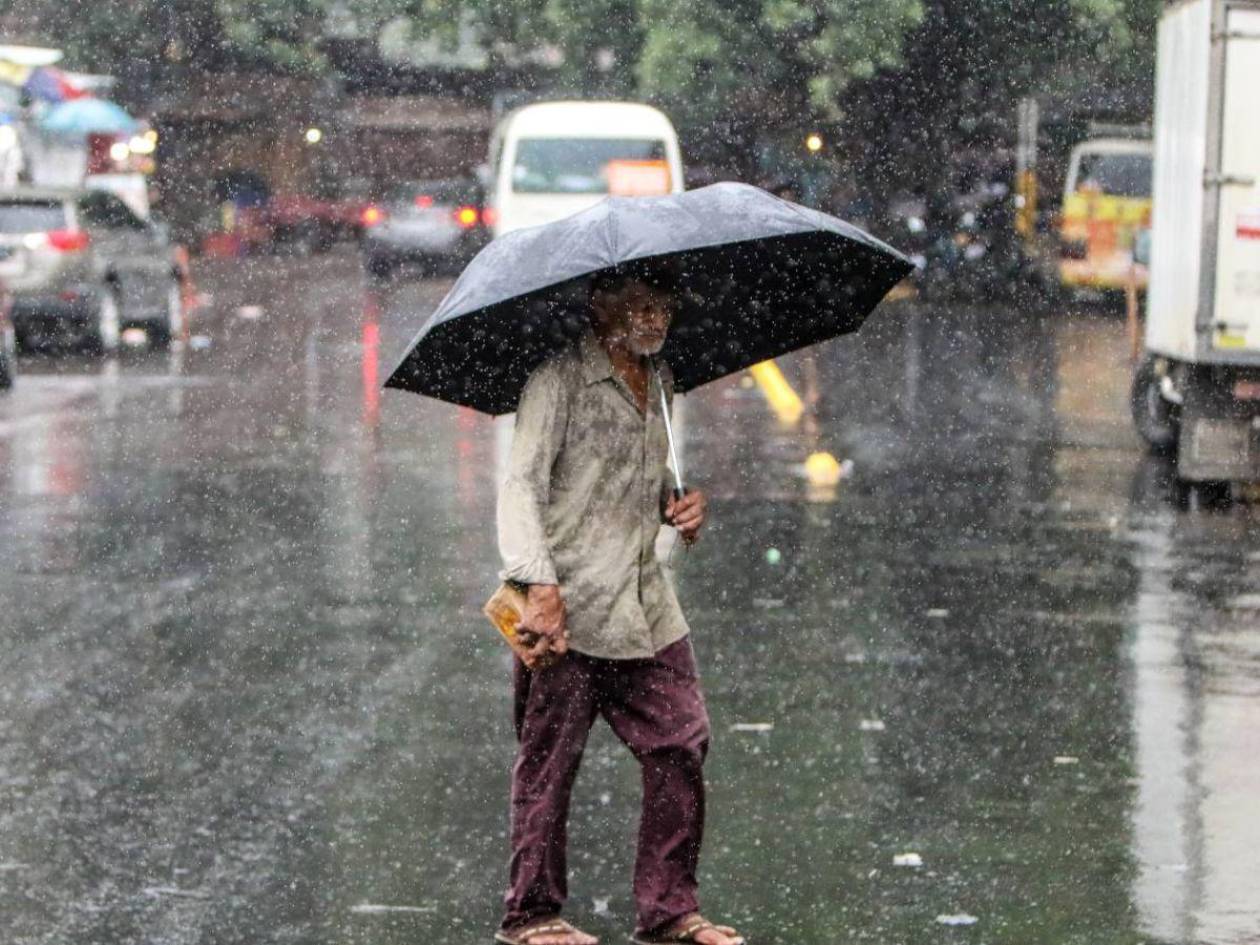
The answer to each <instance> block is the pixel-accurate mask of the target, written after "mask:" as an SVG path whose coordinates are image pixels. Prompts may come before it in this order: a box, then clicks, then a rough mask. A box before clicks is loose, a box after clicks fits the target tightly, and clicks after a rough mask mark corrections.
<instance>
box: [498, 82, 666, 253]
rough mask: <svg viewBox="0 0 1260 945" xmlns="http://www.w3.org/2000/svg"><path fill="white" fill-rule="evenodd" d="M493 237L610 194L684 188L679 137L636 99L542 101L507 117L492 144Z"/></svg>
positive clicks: (575, 209)
mask: <svg viewBox="0 0 1260 945" xmlns="http://www.w3.org/2000/svg"><path fill="white" fill-rule="evenodd" d="M490 167H491V173H492V174H493V182H492V184H491V190H492V193H491V198H490V214H489V216H490V219H491V221H492V225H493V228H494V235H495V236H502V235H503V234H504V233H510V232H512V231H513V230H519V229H521V228H522V227H526V226H535V225H538V224H541V223H550V222H552V221H553V220H559V219H561V218H563V217H567V216H570V215H571V214H574V213H577V212H579V211H581V210H585V209H586V208H587V207H590V206H593V205H594V204H596V203H598V202H599V201H600V200H602V199H603V198H604V197H606V196H608V195H609V194H613V195H621V196H647V195H658V194H670V193H673V194H676V193H681V192H682V189H683V171H682V157H681V155H680V153H679V150H678V135H677V134H676V133H675V131H674V126H673V125H671V124H670V121H669V119H668V118H666V117H665V115H664V114H663V113H662V112H660V111H658V110H657V109H655V108H652V107H651V106H648V105H640V104H637V103H634V102H545V103H541V104H538V105H527V106H525V107H524V108H520V109H518V110H516V111H514V112H512V113H511V114H509V115H507V116H506V117H505V118H504V119H503V121H502V122H500V124H499V127H498V128H497V129H496V130H495V133H494V136H493V137H492V138H491V142H490Z"/></svg>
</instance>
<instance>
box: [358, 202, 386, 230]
mask: <svg viewBox="0 0 1260 945" xmlns="http://www.w3.org/2000/svg"><path fill="white" fill-rule="evenodd" d="M384 219H385V211H384V210H382V209H381V208H380V207H377V206H371V207H365V208H364V210H363V213H362V214H360V216H359V220H360V221H361V222H362V223H363V225H364V226H376V224H378V223H381V222H383V221H384Z"/></svg>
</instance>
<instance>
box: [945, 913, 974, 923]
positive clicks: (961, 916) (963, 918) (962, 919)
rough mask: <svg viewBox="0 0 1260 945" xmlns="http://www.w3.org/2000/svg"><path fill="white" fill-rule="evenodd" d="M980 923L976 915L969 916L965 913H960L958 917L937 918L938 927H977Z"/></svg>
mask: <svg viewBox="0 0 1260 945" xmlns="http://www.w3.org/2000/svg"><path fill="white" fill-rule="evenodd" d="M979 921H980V920H979V919H977V918H976V917H975V916H974V915H967V913H965V912H959V913H958V914H957V915H938V916H937V917H936V924H937V925H975V924H976V923H977V922H979Z"/></svg>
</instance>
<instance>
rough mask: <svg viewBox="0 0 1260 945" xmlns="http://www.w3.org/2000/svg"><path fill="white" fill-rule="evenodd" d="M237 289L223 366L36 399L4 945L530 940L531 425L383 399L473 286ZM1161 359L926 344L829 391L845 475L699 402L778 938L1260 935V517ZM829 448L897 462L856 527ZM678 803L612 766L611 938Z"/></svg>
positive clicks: (217, 317) (576, 850)
mask: <svg viewBox="0 0 1260 945" xmlns="http://www.w3.org/2000/svg"><path fill="white" fill-rule="evenodd" d="M198 279H199V281H200V284H201V288H202V289H203V290H204V291H206V292H208V293H209V294H210V295H211V296H212V299H211V302H210V305H209V306H208V307H207V308H206V309H205V310H203V311H202V312H201V313H200V314H199V315H198V317H197V327H196V328H195V331H196V332H197V333H199V334H204V335H206V336H207V337H208V338H209V339H210V341H211V344H210V346H209V348H207V349H205V350H189V351H184V352H177V353H174V354H170V355H164V354H148V353H144V352H139V353H131V354H126V355H124V356H121V357H118V358H116V359H111V360H108V361H103V362H102V361H92V360H87V359H77V358H59V359H48V358H35V359H28V360H26V361H24V362H23V365H22V366H23V368H24V370H25V373H24V375H23V376H22V377H21V378H20V379H19V386H18V388H17V389H16V390H15V391H14V392H13V393H12V394H11V395H7V396H4V397H3V398H0V536H3V537H2V538H0V928H2V929H3V933H2V934H0V938H2V939H3V940H4V941H5V942H9V943H13V945H24V943H39V945H51V943H63V942H80V943H94V945H119V943H133V942H134V943H222V945H227V943H242V945H243V943H251V945H253V943H264V942H265V943H311V945H325V943H328V945H331V943H363V945H367V943H373V945H394V943H399V945H401V943H411V942H433V941H441V942H467V943H473V942H486V941H489V937H490V936H489V932H490V930H491V929H492V928H493V925H494V923H495V921H496V919H497V912H498V900H499V897H500V895H501V892H502V887H503V881H504V864H505V833H506V793H507V776H508V770H509V765H510V763H511V755H512V742H511V731H510V724H509V702H508V678H509V666H508V662H507V660H506V658H505V655H504V651H503V650H502V649H501V646H500V644H499V643H498V642H497V640H496V639H495V638H494V637H493V636H492V634H491V632H490V631H489V629H488V627H487V626H485V625H483V618H482V617H481V616H480V613H479V608H480V604H481V603H482V601H483V600H484V598H485V596H486V595H487V594H488V592H489V591H490V590H491V589H492V586H493V583H494V573H495V569H496V561H495V551H494V545H493V492H494V481H495V475H496V468H497V464H498V463H499V462H500V459H499V457H500V456H501V455H502V450H503V447H504V445H505V442H506V440H505V436H504V433H505V428H504V427H502V426H501V425H500V426H496V424H495V423H494V422H492V421H489V420H487V419H485V418H482V417H478V416H475V415H472V414H470V413H467V412H462V411H458V410H455V409H453V408H448V407H445V406H443V405H440V404H436V403H431V402H426V401H422V400H421V399H419V398H417V397H414V396H412V395H409V394H402V393H396V392H391V393H389V394H382V393H381V392H380V391H379V382H380V381H381V380H382V379H383V376H384V371H385V370H386V369H387V367H388V365H387V363H386V362H387V361H388V359H389V358H390V357H391V356H392V354H393V352H394V351H395V350H396V349H397V346H398V345H400V344H401V342H402V341H403V340H404V339H405V336H406V335H407V334H408V333H409V331H410V328H411V327H412V326H413V325H415V324H417V323H418V321H417V319H418V316H417V314H416V313H417V312H420V313H423V312H425V311H427V309H428V308H429V307H431V306H432V305H433V304H435V303H436V301H437V300H438V298H439V297H440V295H441V293H442V291H443V289H444V288H445V285H446V283H442V282H425V283H417V284H405V285H402V286H400V287H398V288H396V289H395V290H392V291H390V292H387V293H383V294H380V293H370V292H366V291H365V290H364V286H363V285H362V282H361V280H360V277H359V273H358V270H357V267H356V263H355V259H354V257H353V256H352V255H350V254H349V253H346V252H340V253H336V254H334V255H332V256H328V257H317V258H315V259H305V260H302V259H298V260H283V259H261V260H256V261H252V262H249V263H248V264H241V263H233V262H216V263H213V264H209V263H208V264H205V265H203V266H202V267H201V268H200V269H199V271H198ZM251 305H252V306H261V312H260V313H258V312H251V311H249V310H246V311H245V312H244V313H243V314H244V315H245V316H249V315H257V317H243V316H242V313H241V312H240V311H239V309H240V307H241V306H251ZM1125 347H1126V346H1125V341H1124V332H1123V326H1122V324H1121V323H1120V321H1119V320H1118V319H1117V318H1115V317H1113V316H1109V315H1105V314H1097V313H1095V314H1090V315H1077V316H1074V317H1068V316H1063V317H1054V318H1036V317H1033V316H1029V315H1028V314H1026V313H1021V312H1012V311H995V310H989V311H984V310H968V311H952V312H931V311H920V310H917V309H915V308H914V307H913V306H906V305H901V306H890V307H887V308H885V309H884V310H882V311H881V312H879V313H877V315H876V316H875V319H874V320H873V321H872V322H871V323H870V325H869V326H868V328H867V329H865V330H864V331H863V333H862V334H861V335H859V336H857V337H855V338H853V339H846V340H842V341H839V342H835V343H832V344H831V345H829V346H827V347H826V348H824V349H823V350H822V352H821V356H820V358H819V362H820V373H821V377H822V385H821V387H822V392H823V395H824V400H823V404H822V413H821V423H820V427H819V430H818V432H817V434H816V435H814V436H808V435H805V434H803V433H799V432H793V431H788V430H784V429H781V428H780V427H779V426H778V424H777V422H776V421H775V420H774V418H773V416H772V415H771V413H770V412H769V410H768V409H767V407H766V404H765V402H764V400H763V398H762V396H761V394H760V392H759V391H758V390H757V389H755V388H752V387H749V386H745V384H747V383H749V382H747V381H745V382H741V380H740V379H738V378H733V379H730V380H728V381H725V382H723V383H720V384H717V385H713V386H711V387H709V388H707V389H705V390H704V391H702V392H700V393H698V394H695V395H692V396H689V397H687V398H685V399H684V403H683V405H682V407H681V410H680V416H679V427H680V431H681V433H682V435H683V437H684V445H683V452H684V465H685V466H686V468H687V469H688V470H689V471H690V478H691V481H692V483H693V484H695V485H698V486H700V487H702V488H705V489H707V490H708V491H709V493H710V495H711V496H712V497H713V499H714V502H713V505H712V524H711V527H710V529H709V531H708V534H707V535H706V536H705V539H704V541H703V542H702V543H701V545H700V546H699V547H698V548H697V549H696V550H694V551H693V552H691V553H690V554H686V555H684V554H681V553H680V554H678V555H676V556H675V558H674V561H675V563H676V565H677V581H678V586H679V593H680V597H681V598H682V601H683V604H684V607H685V609H686V610H687V612H688V614H689V617H690V621H691V624H692V627H693V630H694V636H695V645H696V649H697V652H698V656H699V659H700V662H701V668H702V673H703V676H704V680H705V689H706V695H707V698H708V703H709V710H710V714H711V716H712V720H713V725H714V731H715V739H714V745H713V749H712V752H711V754H710V762H709V765H708V768H707V772H708V776H709V780H710V792H711V793H710V818H709V825H708V834H707V840H706V846H705V852H704V858H703V864H702V867H703V871H702V883H703V888H704V902H705V907H706V910H707V911H709V912H711V913H713V914H714V916H715V917H720V918H724V919H729V920H731V921H733V923H734V924H737V925H739V926H741V928H742V929H743V930H744V931H745V932H746V933H747V934H748V935H749V937H750V941H751V942H752V943H754V945H760V943H767V945H768V943H785V945H786V943H810V945H815V943H816V945H833V943H846V942H874V943H909V942H954V941H958V942H977V943H980V942H985V943H1006V942H1009V943H1021V945H1026V943H1056V945H1057V943H1075V942H1080V943H1084V942H1090V943H1095V942H1107V943H1127V942H1132V943H1138V942H1146V943H1157V942H1166V943H1174V942H1175V943H1183V942H1185V943H1189V942H1210V943H1242V942H1254V941H1256V938H1255V936H1256V935H1257V934H1258V933H1257V930H1260V892H1258V891H1257V889H1260V887H1258V886H1257V884H1256V881H1255V876H1256V869H1257V865H1258V864H1257V853H1256V851H1257V850H1260V818H1258V817H1257V816H1256V810H1257V808H1256V800H1255V799H1256V797H1258V796H1260V726H1257V725H1256V724H1255V719H1256V717H1257V712H1258V711H1260V632H1258V628H1260V510H1257V508H1256V507H1254V506H1245V505H1243V506H1235V507H1233V508H1231V509H1224V510H1222V509H1209V510H1202V511H1191V512H1187V511H1179V510H1178V508H1177V507H1176V506H1175V504H1174V503H1173V502H1172V501H1171V496H1172V489H1171V484H1170V482H1169V477H1168V470H1167V469H1166V468H1164V467H1163V466H1162V465H1161V464H1160V463H1159V462H1157V461H1154V460H1151V459H1148V458H1146V457H1144V456H1143V454H1142V453H1141V451H1140V450H1139V448H1138V445H1137V443H1136V441H1135V438H1134V437H1133V435H1132V433H1131V432H1130V427H1129V423H1128V420H1127V418H1126V416H1125V388H1126V384H1127V366H1126V362H1125ZM783 366H784V370H785V371H786V373H787V374H788V376H789V377H790V378H796V377H797V376H798V374H799V370H800V367H801V366H800V364H799V362H797V361H795V360H793V359H788V360H787V361H786V362H785V363H784V365H783ZM815 450H827V451H830V452H832V453H833V454H835V456H836V457H838V458H840V459H851V460H852V461H853V472H852V474H851V476H850V477H849V478H848V479H846V480H844V481H843V482H842V483H841V484H840V486H839V488H838V489H837V490H835V492H834V493H832V494H827V493H825V492H823V493H820V492H818V491H817V490H814V489H812V488H811V487H810V486H809V485H808V483H807V482H806V481H805V479H804V478H803V477H802V475H801V473H800V464H801V462H802V460H803V459H804V457H805V456H806V455H807V454H809V453H810V452H812V451H815ZM750 723H752V724H751V725H750ZM750 729H751V730H750ZM637 800H638V778H637V771H636V769H635V766H634V764H633V762H632V761H631V759H630V758H629V756H628V754H627V753H626V752H625V751H624V750H623V749H621V747H620V746H619V745H618V744H617V743H616V742H615V741H614V740H613V738H612V737H611V735H610V734H609V733H608V731H607V730H606V729H604V728H600V729H598V730H597V731H596V733H595V735H594V737H593V739H592V743H591V747H590V749H589V751H588V753H587V756H586V759H585V762H584V768H583V774H582V776H581V777H580V778H579V782H578V786H577V791H576V796H575V801H574V810H573V823H572V830H571V857H570V861H571V869H572V877H571V890H570V891H571V906H570V911H569V917H570V918H571V919H573V920H574V921H577V922H579V923H581V924H583V925H585V926H586V927H588V928H589V929H590V930H592V931H594V932H597V933H598V934H601V935H602V936H604V938H605V940H606V941H618V940H620V939H621V937H622V936H623V935H624V933H625V932H627V931H628V930H629V928H630V925H631V922H632V905H631V901H630V897H629V888H628V887H629V874H630V867H631V863H632V857H633V839H634V832H635V823H636V819H637ZM903 854H917V855H918V857H919V858H921V863H922V865H920V866H897V865H895V859H894V858H895V857H898V856H899V855H903ZM951 917H953V918H951ZM968 917H971V918H974V920H975V921H974V924H970V925H955V926H950V925H947V924H945V922H944V921H942V920H949V921H958V922H965V921H968Z"/></svg>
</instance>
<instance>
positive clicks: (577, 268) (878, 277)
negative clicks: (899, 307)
mask: <svg viewBox="0 0 1260 945" xmlns="http://www.w3.org/2000/svg"><path fill="white" fill-rule="evenodd" d="M646 261H652V262H653V263H656V264H658V265H659V264H662V263H668V265H669V267H670V269H672V271H673V272H674V273H676V274H677V279H676V282H677V284H678V294H679V299H680V308H679V310H678V313H677V314H676V315H675V317H674V321H673V324H672V325H671V327H670V330H669V335H668V337H667V339H666V341H665V347H664V348H663V349H662V351H661V357H662V358H663V359H664V360H666V361H667V362H668V363H669V366H670V368H671V370H672V371H673V374H674V382H675V390H678V391H680V392H681V391H686V390H690V389H692V388H695V387H698V386H700V385H701V384H704V383H707V382H709V381H712V380H716V379H717V378H719V377H722V376H724V375H726V374H730V373H732V372H734V371H738V370H740V369H742V368H745V367H748V366H750V365H752V364H756V363H758V362H760V361H764V360H767V359H768V358H773V357H777V356H778V355H781V354H786V353H787V352H789V351H793V350H796V349H797V348H802V347H804V346H806V345H810V344H814V343H815V342H819V341H823V340H824V339H827V338H831V337H834V336H836V335H841V334H844V333H846V332H850V331H854V330H856V329H857V328H859V327H860V326H861V324H862V322H863V321H864V320H865V319H866V316H867V315H868V314H869V313H870V312H871V310H872V309H873V308H874V307H875V306H876V305H877V304H879V301H880V300H881V299H882V298H883V297H884V295H885V294H886V293H887V292H888V290H889V289H891V288H892V287H893V286H894V285H896V284H897V283H898V282H900V281H901V280H902V279H903V278H904V277H905V276H906V275H907V274H908V273H909V272H910V271H911V270H912V269H913V268H914V266H913V264H912V263H911V262H910V261H909V260H908V259H906V257H904V256H902V255H901V254H900V253H898V252H897V251H896V250H895V249H893V248H892V247H890V246H888V245H886V244H884V243H881V242H880V241H879V240H877V239H875V238H874V237H872V236H870V235H868V234H866V233H864V232H862V231H861V230H859V229H857V228H856V227H854V226H850V225H849V224H848V223H845V222H844V221H843V220H839V219H837V218H836V217H833V216H829V215H827V214H825V213H820V212H818V211H816V210H810V209H808V208H806V207H801V206H798V205H797V204H794V203H790V202H788V201H786V200H780V199H779V198H778V197H774V196H772V195H771V194H768V193H766V192H765V191H763V190H759V189H758V188H756V187H752V186H749V185H747V184H734V183H725V184H714V185H712V186H710V187H703V188H700V189H698V190H692V191H687V192H686V193H682V194H673V195H670V196H666V197H610V198H607V199H605V200H603V201H602V202H600V203H599V204H597V205H596V206H594V207H592V208H591V209H589V210H586V211H583V212H582V213H578V214H575V215H573V216H571V217H567V218H565V219H563V220H560V221H557V222H555V223H549V224H546V225H544V226H539V227H531V228H529V229H524V230H518V231H516V232H514V233H509V234H507V235H505V236H502V237H500V238H499V239H497V240H495V241H494V242H492V243H491V244H490V245H489V246H487V247H486V248H485V249H483V250H482V251H481V252H480V253H479V254H478V255H477V257H476V258H475V259H473V261H472V262H471V263H469V265H468V267H467V268H466V269H465V270H464V272H463V274H462V275H461V276H460V277H459V280H458V281H457V282H456V283H455V285H454V287H452V289H451V291H450V292H449V293H448V294H447V296H446V298H445V299H443V300H442V302H441V304H440V305H439V306H438V308H437V310H436V311H435V312H434V313H433V314H432V316H430V318H429V319H428V321H427V322H426V323H425V325H424V327H423V328H422V329H421V330H420V333H419V335H418V336H417V337H416V339H415V340H414V341H413V342H412V344H411V345H410V347H409V348H408V350H407V352H406V353H405V354H404V356H403V357H402V359H401V360H400V361H399V363H398V365H397V367H395V368H394V370H393V372H392V373H391V374H390V376H389V379H388V380H387V381H386V382H385V386H386V387H396V388H400V389H403V390H411V391H415V392H417V393H421V394H426V395H428V396H431V397H436V398H438V399H440V400H445V401H448V402H450V403H455V404H461V405H464V406H468V407H473V408H475V409H477V410H481V411H483V412H485V413H489V414H502V413H509V412H511V411H513V410H515V409H516V404H517V401H518V400H519V399H520V394H521V390H522V388H523V387H524V386H525V381H526V380H527V379H528V378H529V375H530V372H531V371H533V369H534V368H535V367H536V366H537V365H538V364H539V363H541V362H542V361H543V360H544V359H545V358H546V357H547V356H548V355H549V354H550V353H551V352H553V351H554V350H556V349H557V348H560V347H562V346H563V345H566V344H569V343H571V342H572V341H573V340H574V339H575V338H576V337H577V336H578V335H580V334H581V332H582V331H583V330H585V328H586V326H587V325H588V324H589V314H588V313H589V299H590V277H591V276H592V275H594V274H595V273H598V272H601V271H604V270H608V269H613V268H618V267H625V266H627V265H628V264H635V263H643V262H646Z"/></svg>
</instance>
